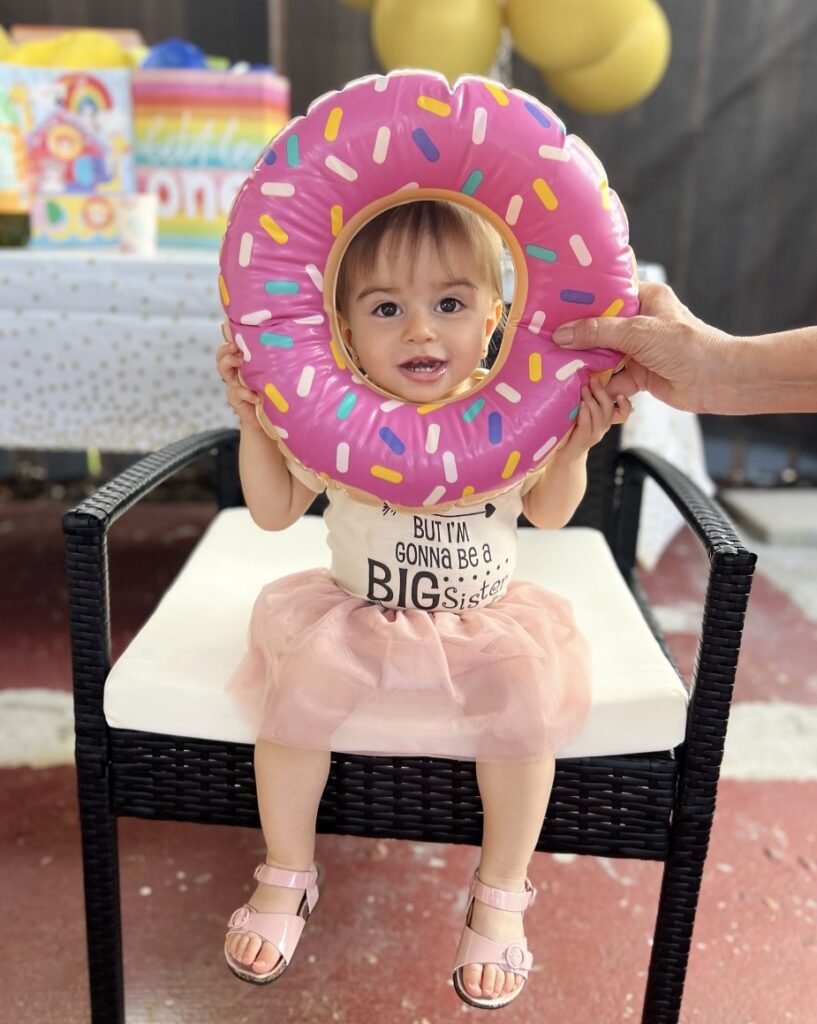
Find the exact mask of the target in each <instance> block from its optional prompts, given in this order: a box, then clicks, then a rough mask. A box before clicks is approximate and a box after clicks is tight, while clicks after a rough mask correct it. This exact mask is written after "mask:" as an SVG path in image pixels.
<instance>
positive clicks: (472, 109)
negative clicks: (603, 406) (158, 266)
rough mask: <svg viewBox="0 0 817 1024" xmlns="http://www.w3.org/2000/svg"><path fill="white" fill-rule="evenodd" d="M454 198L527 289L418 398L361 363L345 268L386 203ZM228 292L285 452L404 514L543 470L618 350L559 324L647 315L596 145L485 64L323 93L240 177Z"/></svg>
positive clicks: (234, 331) (271, 426)
mask: <svg viewBox="0 0 817 1024" xmlns="http://www.w3.org/2000/svg"><path fill="white" fill-rule="evenodd" d="M415 199H446V200H450V201H454V202H458V203H461V204H463V205H465V206H467V207H470V208H471V209H473V210H475V211H476V212H477V213H479V214H481V215H483V216H484V217H486V218H487V220H488V221H489V222H490V223H491V224H493V226H494V227H495V228H496V229H497V230H498V231H499V233H500V234H501V235H502V237H503V239H504V241H505V243H506V244H507V246H508V248H509V250H510V252H511V255H512V257H513V262H514V266H515V273H516V287H515V294H514V299H513V303H512V305H511V308H510V312H509V316H508V322H507V326H506V328H505V334H504V339H503V343H502V346H501V350H500V353H499V356H498V357H497V360H496V362H495V364H494V366H493V367H492V368H491V370H490V372H489V373H488V374H487V375H486V376H485V377H484V378H483V379H482V380H481V381H480V382H479V383H478V384H476V385H475V386H474V387H473V388H472V389H471V390H470V391H469V392H468V393H467V394H465V395H460V396H457V397H456V398H452V399H449V400H447V401H443V402H441V403H437V404H435V405H427V406H422V405H415V404H413V403H411V402H407V401H401V400H400V399H399V398H397V397H395V396H394V395H390V394H389V393H387V392H384V391H381V390H380V389H378V387H377V386H376V385H375V384H373V383H371V382H370V381H368V380H365V379H363V378H362V377H361V376H360V374H359V372H357V371H356V369H355V367H354V366H353V365H352V364H351V361H350V359H349V358H348V356H347V354H346V352H345V349H344V348H343V344H342V341H341V335H340V331H339V329H338V324H337V317H336V313H335V299H334V296H335V287H336V281H337V273H338V266H339V263H340V260H341V258H342V256H343V253H344V252H345V249H346V247H347V245H348V243H349V241H350V240H351V238H352V237H353V236H354V234H355V232H356V231H358V230H359V229H360V227H362V225H363V224H365V223H366V222H367V221H369V220H371V219H372V218H373V217H375V216H376V215H377V214H379V213H380V212H381V211H383V210H384V209H386V208H388V207H390V206H394V205H396V204H399V203H403V202H410V201H412V200H415ZM220 264H221V276H220V278H219V286H220V291H221V299H222V304H223V306H224V309H225V312H226V315H227V319H228V322H229V324H228V326H229V332H230V333H231V335H232V337H233V338H234V339H235V342H236V344H237V345H238V346H239V348H240V349H241V351H242V352H243V354H244V364H243V367H242V371H241V375H242V378H243V380H244V382H245V383H246V385H247V386H248V387H250V388H252V389H253V390H255V391H256V392H257V393H258V394H260V395H262V396H263V401H262V403H261V405H260V406H259V418H260V420H261V423H262V424H263V425H264V427H265V429H266V430H267V431H268V432H269V433H270V435H271V436H272V437H274V438H275V439H276V440H277V441H278V442H279V444H280V445H281V447H282V449H283V451H284V453H285V454H286V455H287V456H288V457H290V458H293V459H294V460H295V461H296V462H297V463H300V464H301V466H303V467H305V468H306V469H307V470H309V471H311V472H313V473H315V474H318V475H319V476H320V477H321V478H322V479H323V480H325V481H326V482H327V483H328V484H330V485H337V486H340V487H343V488H344V489H346V490H348V491H349V492H350V493H351V494H353V495H354V496H355V497H359V498H361V499H364V500H369V501H373V500H377V501H386V502H388V503H389V504H390V505H393V506H395V507H398V508H404V509H422V508H426V509H427V508H430V507H433V506H447V505H451V504H454V503H457V502H463V501H464V502H466V503H470V502H472V501H475V500H478V499H479V498H482V497H484V496H487V495H489V494H495V493H497V492H500V491H503V490H507V489H508V488H509V487H511V486H513V485H514V484H516V483H518V482H519V480H520V479H522V478H523V477H525V476H526V475H528V474H531V473H535V472H536V471H537V470H540V469H541V468H542V467H543V466H544V465H545V463H546V461H547V458H548V456H549V455H550V454H552V453H553V452H554V451H555V450H556V448H557V446H558V444H559V441H560V440H561V439H562V438H563V437H564V436H565V435H566V434H567V433H568V432H569V431H570V429H571V428H572V425H573V419H574V418H575V416H576V413H577V411H578V405H579V402H580V390H581V387H582V385H584V384H586V383H587V381H588V379H589V378H590V376H591V375H593V374H602V373H604V372H606V373H607V375H608V376H609V374H610V373H611V372H612V370H613V369H614V368H615V367H616V366H617V365H618V364H619V363H620V362H621V357H620V356H619V355H618V354H616V353H614V352H610V351H609V350H605V349H598V350H594V351H592V352H590V351H588V352H578V353H577V352H575V351H572V352H568V351H565V350H563V349H560V348H559V347H558V346H557V345H555V344H554V343H553V341H552V340H551V336H552V333H553V331H554V330H555V329H556V327H558V326H559V325H560V324H562V323H564V322H566V321H568V320H575V319H577V318H579V317H585V316H631V315H633V314H635V313H636V312H637V311H638V298H637V285H636V278H635V271H636V268H635V259H634V257H633V253H632V250H631V249H630V248H629V245H628V228H627V219H626V216H625V214H624V211H623V209H622V207H621V204H620V202H619V200H618V197H617V196H616V195H615V193H614V192H612V191H611V190H610V189H609V187H608V185H607V180H606V177H605V173H604V169H603V168H602V166H601V164H600V163H599V161H598V160H597V159H596V157H595V156H594V155H593V154H592V153H591V152H590V150H589V149H588V148H587V146H586V145H585V144H584V143H582V142H581V140H580V139H578V138H577V137H576V136H574V135H566V134H565V129H564V125H563V124H562V122H561V121H560V120H559V118H558V117H557V116H556V115H555V114H554V113H553V112H552V111H551V110H549V109H548V108H547V107H545V106H543V105H542V104H541V103H540V102H539V101H538V100H536V99H533V98H532V97H530V96H528V95H526V94H525V93H522V92H519V91H518V90H515V89H506V88H505V87H503V86H501V85H499V84H497V83H495V82H492V81H489V80H488V79H484V78H477V77H472V76H468V77H463V78H460V79H459V80H458V81H457V83H456V85H455V86H454V88H453V89H451V88H449V86H448V83H447V82H446V81H445V79H444V78H442V77H441V76H439V75H436V74H434V73H432V72H425V71H404V72H396V73H392V74H389V75H386V76H370V77H367V78H361V79H358V80H356V81H353V82H351V83H350V84H349V85H347V86H346V87H345V88H344V89H342V90H341V91H339V92H334V93H329V94H327V95H325V96H322V97H320V98H319V99H318V100H316V101H315V102H314V103H313V104H312V106H311V107H310V108H309V110H308V112H307V114H306V116H305V117H298V118H295V119H294V120H293V121H291V122H290V123H289V124H288V125H287V126H286V127H285V128H284V129H283V130H282V131H281V132H280V133H279V134H278V135H277V136H276V137H275V138H274V139H273V140H272V142H271V143H270V145H269V147H268V148H267V149H266V150H264V152H263V153H262V154H261V156H260V157H259V159H258V162H257V163H256V165H255V167H254V168H253V170H252V172H251V174H250V175H249V177H248V178H247V180H246V181H245V182H244V184H243V186H242V187H241V189H240V190H239V193H238V195H237V196H236V199H235V202H234V204H233V207H232V210H231V212H230V217H229V222H228V225H227V230H226V233H225V236H224V239H223V242H222V248H221V255H220Z"/></svg>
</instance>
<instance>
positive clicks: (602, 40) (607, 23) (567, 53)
mask: <svg viewBox="0 0 817 1024" xmlns="http://www.w3.org/2000/svg"><path fill="white" fill-rule="evenodd" d="M646 2H647V0H508V8H507V10H508V24H509V25H510V27H511V36H512V37H513V46H514V49H515V50H516V51H517V53H519V54H520V56H522V57H524V58H525V60H529V61H530V62H531V64H535V65H536V67H538V68H541V69H546V70H548V71H550V70H554V69H564V68H575V67H579V66H581V65H584V64H590V63H591V62H592V61H596V60H599V59H600V58H601V57H603V56H604V54H605V53H607V51H608V50H610V49H611V48H612V47H613V46H614V45H615V43H616V40H617V39H619V38H620V37H621V36H622V35H623V34H624V32H625V31H626V29H627V27H628V25H630V24H631V22H632V21H633V20H634V18H636V17H637V16H638V14H639V12H640V11H641V9H642V8H643V7H644V5H645V3H646Z"/></svg>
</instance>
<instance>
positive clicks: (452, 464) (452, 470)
mask: <svg viewBox="0 0 817 1024" xmlns="http://www.w3.org/2000/svg"><path fill="white" fill-rule="evenodd" d="M443 472H444V473H445V479H446V480H447V481H448V483H450V484H454V483H456V482H457V460H456V458H455V457H454V453H453V452H443Z"/></svg>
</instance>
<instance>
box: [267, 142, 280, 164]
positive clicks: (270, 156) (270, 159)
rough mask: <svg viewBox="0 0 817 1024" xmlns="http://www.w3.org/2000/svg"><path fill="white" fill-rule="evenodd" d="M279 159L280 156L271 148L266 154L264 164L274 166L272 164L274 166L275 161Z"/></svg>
mask: <svg viewBox="0 0 817 1024" xmlns="http://www.w3.org/2000/svg"><path fill="white" fill-rule="evenodd" d="M277 159H278V154H277V153H276V152H275V150H274V149H273V148H272V147H271V146H270V148H269V149H268V150H267V151H266V153H265V154H264V163H265V164H270V165H272V164H274V163H275V161H276V160H277Z"/></svg>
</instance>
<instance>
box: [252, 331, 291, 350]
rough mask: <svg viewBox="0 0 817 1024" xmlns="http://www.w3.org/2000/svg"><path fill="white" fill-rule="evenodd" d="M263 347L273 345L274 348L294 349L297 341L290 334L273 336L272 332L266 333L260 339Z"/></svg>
mask: <svg viewBox="0 0 817 1024" xmlns="http://www.w3.org/2000/svg"><path fill="white" fill-rule="evenodd" d="M258 340H259V341H260V342H261V344H262V345H272V346H273V347H274V348H292V346H293V345H294V344H295V339H294V338H290V336H289V335H288V334H273V333H272V332H271V331H264V333H263V334H262V335H261V337H260V338H259V339H258Z"/></svg>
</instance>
